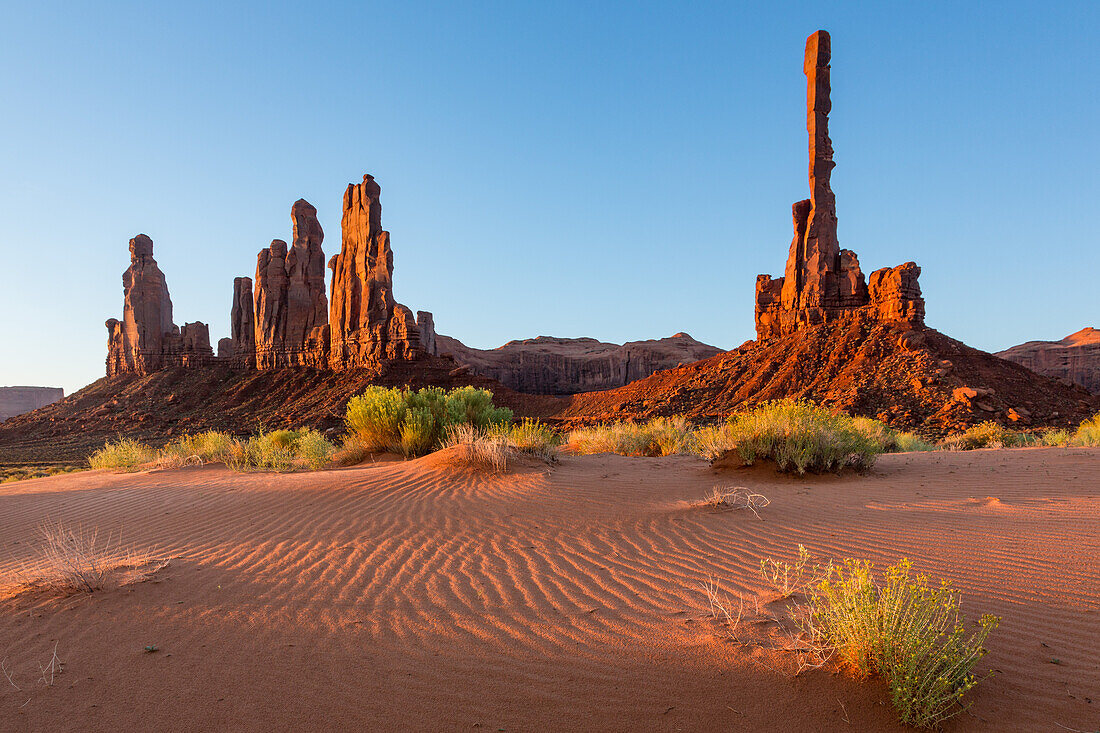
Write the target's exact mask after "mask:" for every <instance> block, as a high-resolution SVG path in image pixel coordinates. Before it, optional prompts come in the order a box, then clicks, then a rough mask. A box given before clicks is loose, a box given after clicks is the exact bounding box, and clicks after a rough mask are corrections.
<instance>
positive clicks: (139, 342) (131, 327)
mask: <svg viewBox="0 0 1100 733" xmlns="http://www.w3.org/2000/svg"><path fill="white" fill-rule="evenodd" d="M105 325H106V326H107V375H108V376H115V375H117V374H128V373H132V374H148V373H149V372H153V371H156V370H158V369H164V368H166V367H175V366H199V365H205V364H209V363H210V361H211V360H212V359H213V356H214V354H213V350H212V349H211V348H210V336H209V329H207V327H206V325H205V324H203V323H199V322H195V323H189V324H186V325H185V326H184V329H183V331H181V330H180V329H179V328H178V327H177V326H176V325H175V323H173V322H172V299H171V297H170V296H169V295H168V283H167V282H166V281H165V278H164V273H163V272H161V270H160V267H158V266H157V261H156V260H155V259H153V240H152V239H150V238H149V237H147V236H146V235H144V234H139V235H137V236H136V237H134V238H133V239H131V240H130V266H129V267H128V268H126V271H125V272H124V273H122V320H121V321H120V320H118V319H117V318H110V319H108V320H107V322H106V324H105Z"/></svg>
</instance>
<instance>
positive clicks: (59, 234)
mask: <svg viewBox="0 0 1100 733" xmlns="http://www.w3.org/2000/svg"><path fill="white" fill-rule="evenodd" d="M740 5H742V4H740V3H715V4H706V3H691V4H687V3H610V2H608V3H590V2H583V3H568V2H559V3H520V2H501V3H438V4H433V3H413V2H394V3H351V2H347V3H308V4H307V3H293V4H290V3H286V4H279V3H257V4H254V5H247V4H238V3H232V2H220V3H216V4H209V5H204V4H200V3H172V4H167V3H133V4H124V3H116V4H94V5H93V4H90V3H88V4H80V3H68V4H53V3H21V4H15V3H11V4H8V5H7V7H6V8H5V23H4V24H3V25H2V26H0V63H2V64H3V69H4V73H3V75H2V76H0V90H2V92H3V98H4V101H5V104H4V108H5V112H4V114H3V115H2V116H0V134H2V136H3V139H4V140H5V145H4V146H3V147H2V148H0V170H2V171H3V172H4V175H2V176H0V202H2V203H0V207H2V211H3V227H2V231H0V262H3V275H2V277H3V287H2V288H0V313H3V317H2V318H0V344H3V346H2V347H0V349H2V353H3V358H2V360H0V385H2V384H41V385H58V386H63V387H65V388H66V391H67V392H68V391H72V390H74V389H76V388H78V387H80V386H82V385H84V384H86V383H88V382H90V381H92V380H94V379H96V378H98V377H100V376H101V375H102V373H103V368H104V367H103V358H104V356H105V352H106V329H105V328H104V327H103V322H104V320H105V319H107V318H109V317H120V316H121V308H122V291H121V274H122V271H123V270H124V269H125V268H126V266H127V265H128V262H129V259H128V254H127V241H128V240H129V238H130V237H132V236H134V235H135V234H137V233H139V232H144V233H146V234H148V235H149V236H151V237H152V238H153V240H154V242H155V246H156V258H157V260H158V262H159V263H160V265H161V268H162V269H163V270H164V272H165V274H166V276H167V279H168V285H169V289H170V291H171V294H172V299H173V302H174V304H175V316H176V322H177V323H180V324H182V323H183V322H184V321H194V320H201V321H204V322H208V323H209V324H210V325H211V338H212V340H214V341H216V340H217V338H219V337H221V336H224V335H227V331H228V320H229V313H228V311H229V305H230V297H231V292H232V283H233V277H234V276H237V275H252V274H253V272H254V270H255V261H256V260H255V257H256V253H257V251H259V250H260V249H261V248H262V247H264V246H266V245H267V244H268V243H270V241H271V239H273V238H281V239H289V238H290V206H291V204H292V203H293V202H294V200H295V199H297V198H299V197H303V198H306V199H307V200H309V201H310V202H311V203H313V204H314V205H315V206H316V207H317V209H318V211H319V217H320V219H321V223H322V225H323V226H324V229H325V232H326V240H325V246H324V249H325V252H326V256H327V255H330V254H332V253H334V252H335V251H336V250H337V249H338V247H339V244H340V201H341V196H342V194H343V190H344V188H345V186H346V185H347V184H348V183H349V182H353V181H359V180H360V179H361V177H362V174H363V173H366V172H369V173H372V174H373V175H374V176H375V177H376V178H377V179H378V181H379V183H380V184H381V186H382V201H383V223H384V226H385V227H386V228H387V229H389V230H390V231H391V232H392V241H393V247H394V252H395V261H396V269H395V278H394V292H395V295H396V296H397V299H398V300H399V301H400V302H402V303H405V304H406V305H408V306H410V307H411V308H413V310H418V309H421V310H430V311H433V312H434V314H435V322H436V325H437V328H438V329H439V331H440V332H441V333H446V334H448V335H451V336H455V337H458V338H460V339H462V340H463V341H465V342H466V343H467V344H469V345H472V346H478V347H493V346H498V345H500V344H501V343H503V342H505V341H507V340H510V339H515V338H526V337H533V336H538V335H555V336H592V337H596V338H600V339H604V340H609V341H618V342H621V341H624V340H633V339H641V338H657V337H661V336H667V335H669V334H672V333H674V332H676V331H687V332H689V333H691V334H692V335H693V336H695V337H696V338H698V339H700V340H703V341H707V342H709V343H713V344H715V345H718V346H723V347H734V346H737V345H738V344H740V343H741V342H743V341H745V340H746V339H749V338H752V336H753V327H752V326H753V320H752V309H753V306H752V296H753V283H754V281H755V278H756V275H757V274H758V273H763V272H767V273H771V274H773V275H776V274H782V271H783V263H784V259H785V257H786V252H787V247H788V245H789V242H790V238H791V232H790V205H791V203H793V202H794V201H796V200H798V199H801V198H805V197H807V196H808V193H807V191H808V188H807V181H806V147H807V142H806V131H805V112H804V104H805V101H804V100H805V80H804V77H803V75H802V51H803V43H804V39H805V37H806V36H807V35H809V34H810V33H812V32H813V31H814V30H816V29H818V28H825V29H827V30H829V31H830V33H831V34H832V38H833V61H832V67H833V74H832V78H833V114H832V118H831V128H832V137H833V143H834V147H835V149H836V162H837V167H836V170H835V172H834V176H833V188H834V190H835V192H836V195H837V210H838V218H839V237H840V241H841V246H843V247H847V248H850V249H854V250H855V251H856V252H858V253H859V256H860V262H861V263H862V265H863V269H864V271H865V272H870V271H872V270H874V269H877V268H879V267H882V266H887V265H895V264H899V263H901V262H904V261H907V260H915V261H916V262H918V263H919V264H920V265H921V267H922V268H923V272H922V275H921V284H922V287H923V289H924V294H925V298H926V299H927V302H928V306H927V311H928V323H929V325H931V326H932V327H934V328H937V329H939V330H940V331H943V332H945V333H947V334H949V335H951V336H953V337H955V338H959V339H961V340H963V341H965V342H966V343H968V344H971V345H973V346H976V347H979V348H982V349H987V350H997V349H1000V348H1004V347H1006V346H1009V345H1012V344H1015V343H1018V342H1021V341H1025V340H1030V339H1039V338H1042V339H1055V338H1061V337H1062V336H1065V335H1066V334H1068V333H1071V332H1073V331H1076V330H1078V329H1080V328H1082V327H1084V326H1086V325H1100V313H1098V307H1097V299H1096V280H1097V273H1098V272H1100V247H1098V246H1097V243H1096V239H1097V235H1096V234H1095V232H1094V229H1095V223H1094V220H1095V218H1096V212H1097V211H1098V207H1097V201H1098V200H1100V183H1098V176H1097V175H1096V172H1097V170H1100V152H1098V146H1097V145H1096V134H1097V133H1096V129H1097V120H1098V119H1100V94H1098V93H1097V89H1098V87H1097V84H1096V80H1095V78H1094V77H1095V65H1096V63H1095V62H1096V56H1095V34H1096V29H1097V28H1098V27H1100V3H1096V2H1080V3H1072V2H1063V3H1058V2H1056V3H1038V2H1034V3H1032V2H1027V3H1023V2H1011V1H1007V2H996V3H993V2H982V3H954V2H953V3H939V2H926V3H854V2H853V3H828V2H820V1H818V2H814V3H768V4H764V3H760V4H756V5H758V6H760V7H758V8H756V9H745V8H742V7H739V6H740ZM745 5H748V4H745ZM764 5H767V7H766V8H765V7H763V6H764Z"/></svg>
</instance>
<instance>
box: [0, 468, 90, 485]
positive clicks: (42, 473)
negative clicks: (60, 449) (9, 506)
mask: <svg viewBox="0 0 1100 733" xmlns="http://www.w3.org/2000/svg"><path fill="white" fill-rule="evenodd" d="M86 469H87V466H6V467H3V468H0V484H6V483H8V482H9V481H26V480H28V479H32V478H45V477H46V476H57V475H58V474H62V473H73V472H74V471H83V470H86Z"/></svg>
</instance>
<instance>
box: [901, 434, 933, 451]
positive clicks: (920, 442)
mask: <svg viewBox="0 0 1100 733" xmlns="http://www.w3.org/2000/svg"><path fill="white" fill-rule="evenodd" d="M896 440H897V448H896V449H895V451H896V452H897V453H924V452H927V451H933V450H936V446H935V445H933V444H932V443H929V442H928V441H927V440H925V439H924V438H922V437H920V436H919V435H916V434H914V433H898V434H897V439H896Z"/></svg>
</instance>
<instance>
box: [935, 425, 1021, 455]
mask: <svg viewBox="0 0 1100 733" xmlns="http://www.w3.org/2000/svg"><path fill="white" fill-rule="evenodd" d="M1035 442H1036V439H1035V438H1034V436H1031V435H1028V434H1027V433H1019V432H1016V431H1015V430H1009V429H1008V428H1006V427H1004V426H1003V425H999V424H997V423H995V422H993V421H992V420H986V421H985V422H982V423H978V424H977V425H974V426H973V427H970V428H967V429H966V430H964V431H963V432H961V433H955V434H954V435H949V436H948V437H946V438H944V439H943V442H941V443H940V445H941V447H942V448H944V449H945V450H976V449H978V448H1017V447H1019V446H1023V445H1034V444H1035Z"/></svg>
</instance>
